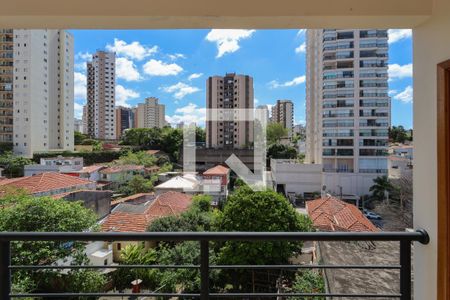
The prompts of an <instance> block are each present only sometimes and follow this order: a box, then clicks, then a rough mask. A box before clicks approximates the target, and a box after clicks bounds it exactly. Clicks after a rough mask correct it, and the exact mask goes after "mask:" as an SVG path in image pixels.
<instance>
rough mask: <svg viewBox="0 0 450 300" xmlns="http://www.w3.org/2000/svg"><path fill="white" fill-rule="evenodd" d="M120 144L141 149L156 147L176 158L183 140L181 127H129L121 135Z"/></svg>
mask: <svg viewBox="0 0 450 300" xmlns="http://www.w3.org/2000/svg"><path fill="white" fill-rule="evenodd" d="M121 142H122V144H124V145H130V146H137V147H140V148H142V149H158V150H162V151H164V152H166V153H167V154H168V155H169V156H170V158H172V159H178V155H179V150H180V148H181V146H182V142H183V131H182V130H181V129H177V128H172V127H169V126H166V127H164V128H130V129H127V130H125V132H124V134H123V135H122V141H121Z"/></svg>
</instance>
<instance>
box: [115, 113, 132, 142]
mask: <svg viewBox="0 0 450 300" xmlns="http://www.w3.org/2000/svg"><path fill="white" fill-rule="evenodd" d="M133 127H134V112H133V110H132V109H131V108H128V107H123V106H117V107H116V137H117V138H118V139H120V137H121V136H122V134H123V132H124V131H125V130H126V129H129V128H133Z"/></svg>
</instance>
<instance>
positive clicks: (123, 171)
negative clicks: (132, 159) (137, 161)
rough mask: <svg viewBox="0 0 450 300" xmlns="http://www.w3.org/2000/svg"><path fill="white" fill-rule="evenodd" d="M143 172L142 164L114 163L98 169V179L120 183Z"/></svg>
mask: <svg viewBox="0 0 450 300" xmlns="http://www.w3.org/2000/svg"><path fill="white" fill-rule="evenodd" d="M144 174H145V167H144V166H142V165H114V166H110V167H107V168H104V169H102V170H100V180H101V181H108V182H117V183H121V182H124V181H127V180H130V179H131V178H132V177H133V176H135V175H144Z"/></svg>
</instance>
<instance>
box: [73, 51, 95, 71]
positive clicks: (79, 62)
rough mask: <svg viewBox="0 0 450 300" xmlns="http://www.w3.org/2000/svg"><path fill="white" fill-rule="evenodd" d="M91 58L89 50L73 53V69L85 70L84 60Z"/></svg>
mask: <svg viewBox="0 0 450 300" xmlns="http://www.w3.org/2000/svg"><path fill="white" fill-rule="evenodd" d="M91 59H92V54H91V53H89V52H78V53H77V54H75V65H74V67H75V70H78V71H83V72H85V71H86V62H87V61H89V60H91Z"/></svg>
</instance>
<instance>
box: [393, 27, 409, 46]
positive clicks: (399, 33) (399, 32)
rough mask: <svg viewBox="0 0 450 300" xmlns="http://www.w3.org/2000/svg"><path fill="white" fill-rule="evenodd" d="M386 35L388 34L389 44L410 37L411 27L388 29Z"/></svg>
mask: <svg viewBox="0 0 450 300" xmlns="http://www.w3.org/2000/svg"><path fill="white" fill-rule="evenodd" d="M388 36H389V44H392V43H395V42H398V41H401V40H404V39H408V38H410V37H411V36H412V30H411V29H389V30H388Z"/></svg>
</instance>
